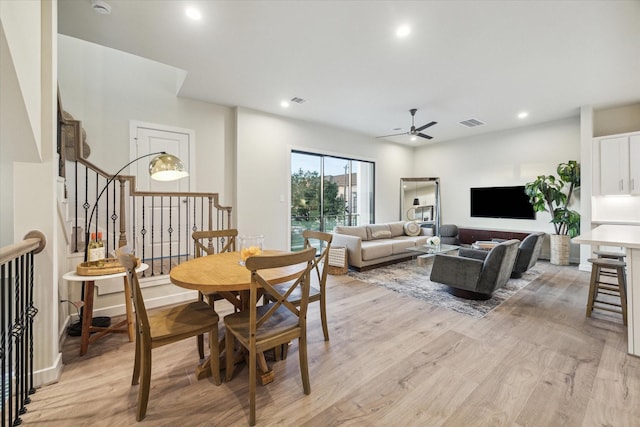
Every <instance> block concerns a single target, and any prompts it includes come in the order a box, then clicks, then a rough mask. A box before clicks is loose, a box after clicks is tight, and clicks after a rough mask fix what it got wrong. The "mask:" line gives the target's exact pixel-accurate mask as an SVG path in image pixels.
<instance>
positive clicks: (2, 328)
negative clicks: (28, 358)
mask: <svg viewBox="0 0 640 427" xmlns="http://www.w3.org/2000/svg"><path fill="white" fill-rule="evenodd" d="M6 274H7V272H6V268H5V265H4V264H2V266H1V267H0V275H1V276H2V277H0V286H1V287H0V304H2V305H0V307H2V312H0V322H2V324H1V325H0V333H1V334H2V335H1V336H0V340H1V341H2V348H1V349H0V363H2V366H1V367H0V371H1V374H2V384H1V385H0V387H2V390H0V399H2V400H0V404H1V405H2V427H5V426H6V425H7V424H6V421H5V420H6V417H7V410H6V408H5V402H8V401H9V396H11V395H10V394H9V395H8V396H7V386H8V383H7V382H8V381H11V376H10V375H9V374H7V363H8V361H7V350H8V349H7V342H6V337H7V335H8V334H7V332H8V330H7V323H8V321H9V318H7V317H6V316H7V311H8V310H7V309H5V307H7V305H8V300H9V299H10V295H9V294H10V292H9V289H10V286H9V284H8V283H7V280H6V279H5V277H6ZM9 406H11V405H9ZM9 419H11V416H9Z"/></svg>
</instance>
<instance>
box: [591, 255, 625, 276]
mask: <svg viewBox="0 0 640 427" xmlns="http://www.w3.org/2000/svg"><path fill="white" fill-rule="evenodd" d="M593 254H594V255H596V256H597V257H598V258H610V259H617V260H618V261H623V262H624V258H625V257H626V256H627V254H625V253H624V252H611V251H593ZM600 275H602V276H609V277H617V276H618V273H617V272H616V270H615V269H608V268H603V269H602V270H600Z"/></svg>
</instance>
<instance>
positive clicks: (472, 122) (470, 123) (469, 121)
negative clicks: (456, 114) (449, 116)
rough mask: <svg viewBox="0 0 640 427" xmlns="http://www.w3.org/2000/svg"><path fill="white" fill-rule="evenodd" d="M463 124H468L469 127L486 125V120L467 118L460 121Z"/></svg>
mask: <svg viewBox="0 0 640 427" xmlns="http://www.w3.org/2000/svg"><path fill="white" fill-rule="evenodd" d="M460 124H461V125H462V126H466V127H468V128H473V127H476V126H480V125H484V124H485V122H483V121H481V120H478V119H467V120H463V121H461V122H460Z"/></svg>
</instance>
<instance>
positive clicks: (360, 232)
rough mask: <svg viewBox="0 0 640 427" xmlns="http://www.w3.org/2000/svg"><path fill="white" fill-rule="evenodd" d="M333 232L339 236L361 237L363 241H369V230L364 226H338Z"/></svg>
mask: <svg viewBox="0 0 640 427" xmlns="http://www.w3.org/2000/svg"><path fill="white" fill-rule="evenodd" d="M333 232H334V233H338V234H346V235H348V236H355V237H359V238H360V239H362V240H369V239H368V238H367V229H366V227H364V226H346V225H336V226H335V227H334V229H333Z"/></svg>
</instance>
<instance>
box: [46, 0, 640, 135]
mask: <svg viewBox="0 0 640 427" xmlns="http://www.w3.org/2000/svg"><path fill="white" fill-rule="evenodd" d="M106 1H107V3H108V4H109V5H110V6H111V9H112V12H111V14H110V15H100V14H98V13H96V12H94V11H93V10H92V7H91V1H90V0H58V6H59V11H58V14H59V32H60V33H62V34H66V35H69V36H73V37H77V38H80V39H84V40H87V41H91V42H94V43H98V44H101V45H104V46H108V47H112V48H115V49H118V50H122V51H126V52H130V53H133V54H136V55H139V56H142V57H145V58H148V59H152V60H155V61H159V62H162V63H165V64H168V65H172V66H174V67H178V68H181V69H183V70H186V72H187V77H186V80H185V82H184V85H183V87H182V89H181V91H180V93H179V95H180V96H182V97H187V98H194V99H198V100H203V101H208V102H212V103H215V104H220V105H226V106H242V107H249V108H253V109H257V110H261V111H266V112H270V113H274V114H279V115H284V116H289V117H293V118H297V119H303V120H309V121H314V122H319V123H325V124H329V125H332V126H337V127H341V128H346V129H350V130H353V131H356V132H360V133H363V134H366V135H370V136H379V135H387V134H392V133H396V132H394V131H393V130H392V129H394V128H402V131H407V130H408V128H409V127H410V125H411V117H410V115H409V112H408V110H409V109H410V108H418V112H417V114H416V126H420V125H422V124H425V123H428V122H430V121H432V120H434V121H437V122H438V124H437V125H435V126H433V127H431V128H429V129H427V130H425V133H428V134H430V135H432V136H433V137H434V139H433V140H432V142H438V141H446V140H450V139H454V138H460V137H465V136H471V135H477V134H479V133H485V132H493V131H497V130H501V129H509V128H513V127H517V126H522V125H530V124H533V123H540V122H545V121H549V120H554V119H560V118H564V117H570V116H575V115H577V114H578V111H579V107H580V106H583V105H592V106H594V107H596V108H598V107H607V106H616V105H624V104H627V103H631V102H638V101H640V0H633V1H621V0H589V1H579V0H572V1H558V0H556V1H542V0H538V1H506V0H504V1H470V0H469V1H453V0H447V1H364V0H362V1H302V0H298V1H268V0H264V1H248V0H245V1H211V0H209V1H185V0H106ZM187 5H193V6H196V7H197V8H199V9H200V11H201V12H202V19H201V20H200V21H192V20H190V19H189V18H187V17H186V15H185V8H186V6H187ZM401 24H407V25H409V26H410V27H411V33H410V34H409V36H408V37H406V38H404V39H399V38H397V37H396V36H395V31H396V28H397V27H398V26H399V25H401ZM294 96H295V97H300V98H303V99H305V100H307V102H305V103H304V104H301V105H298V104H293V103H292V104H291V106H290V107H289V108H288V109H286V110H285V109H283V108H282V107H281V106H280V101H281V100H283V99H290V98H292V97H294ZM520 111H528V112H529V117H528V118H526V119H524V120H520V119H518V118H517V117H516V115H517V114H518V113H519V112H520ZM469 118H476V119H479V120H481V121H484V122H486V125H484V126H479V127H476V128H466V127H464V126H462V125H460V124H459V122H460V121H462V120H466V119H469ZM388 139H389V140H392V141H396V142H399V143H403V144H409V145H418V146H419V145H424V144H427V143H429V142H428V141H427V140H425V139H422V138H418V141H417V142H415V143H412V142H410V141H409V137H408V136H406V135H405V136H401V137H395V138H388Z"/></svg>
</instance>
